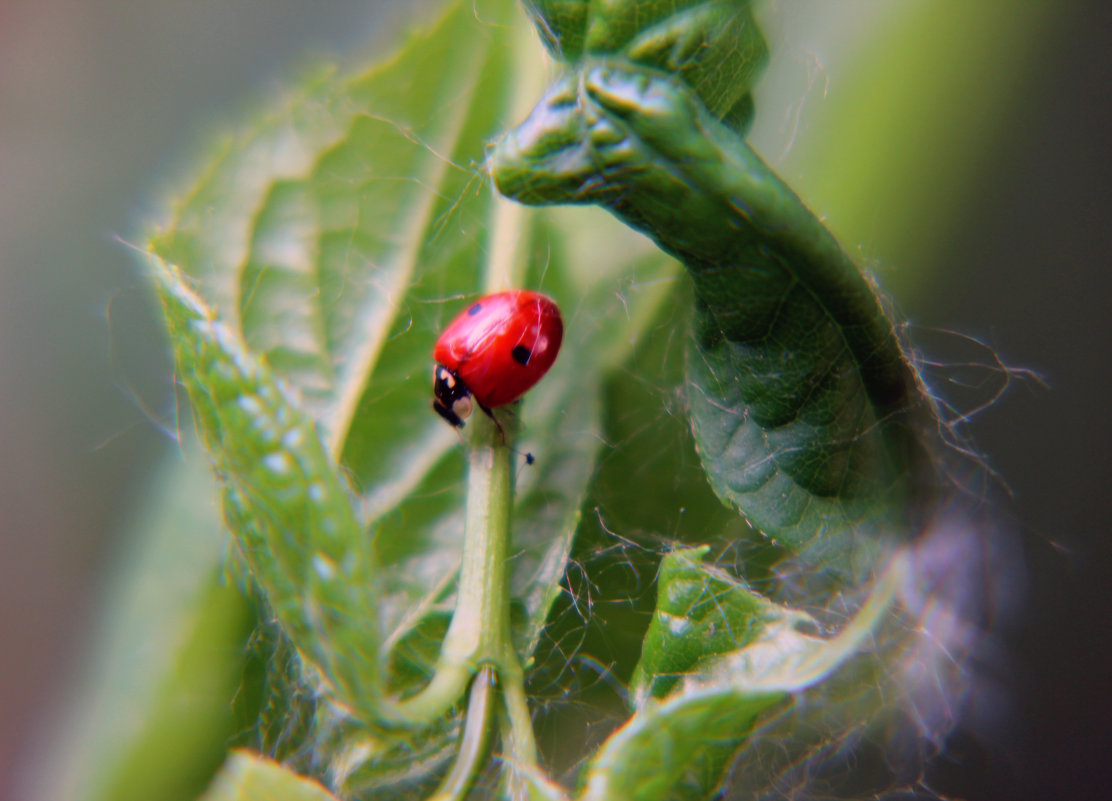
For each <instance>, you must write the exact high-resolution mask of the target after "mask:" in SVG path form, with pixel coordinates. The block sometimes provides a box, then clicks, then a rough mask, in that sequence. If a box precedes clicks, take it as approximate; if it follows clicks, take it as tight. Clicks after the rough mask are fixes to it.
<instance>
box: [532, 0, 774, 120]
mask: <svg viewBox="0 0 1112 801" xmlns="http://www.w3.org/2000/svg"><path fill="white" fill-rule="evenodd" d="M751 5H752V4H751V2H750V0H680V2H675V1H674V0H670V1H668V2H665V1H664V0H649V2H644V1H643V0H604V1H603V2H597V0H595V1H592V0H525V8H526V10H527V11H528V12H529V14H530V16H531V17H532V18H533V21H534V23H535V24H536V27H537V31H538V32H539V34H540V36H541V40H542V41H543V42H544V43H545V46H546V47H547V48H548V49H549V51H551V52H552V53H553V55H555V56H556V57H557V58H560V59H562V60H565V61H571V62H578V61H579V60H580V59H581V58H583V57H584V56H595V57H598V56H621V57H623V58H624V59H627V60H628V61H629V62H630V63H633V64H637V65H638V66H642V67H648V68H651V69H654V70H660V71H661V72H664V73H666V74H669V75H675V76H677V77H679V78H680V79H681V80H683V81H684V82H685V83H686V84H687V85H688V86H690V87H691V88H692V90H694V92H695V93H696V94H697V95H698V96H699V97H700V99H702V101H703V103H704V104H706V106H707V108H708V109H709V110H710V112H711V113H712V114H713V115H714V116H715V117H717V118H718V119H721V120H723V121H724V122H726V123H727V124H728V125H730V126H731V127H733V128H735V129H738V130H742V129H744V128H746V127H747V126H748V124H749V122H750V120H751V118H752V115H753V99H752V95H751V94H750V88H751V86H752V83H753V79H754V78H755V77H756V75H757V73H758V72H760V70H761V68H762V67H764V65H765V62H766V61H767V58H768V48H767V46H766V44H765V40H764V36H763V35H762V34H761V30H760V28H759V27H758V26H757V22H756V20H755V19H754V17H753V12H752V8H751Z"/></svg>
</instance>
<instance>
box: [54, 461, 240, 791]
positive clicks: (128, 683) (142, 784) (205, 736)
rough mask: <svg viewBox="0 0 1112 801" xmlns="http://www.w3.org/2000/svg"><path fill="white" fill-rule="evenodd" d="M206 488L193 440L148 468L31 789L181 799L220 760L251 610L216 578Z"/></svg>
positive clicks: (211, 487)
mask: <svg viewBox="0 0 1112 801" xmlns="http://www.w3.org/2000/svg"><path fill="white" fill-rule="evenodd" d="M215 489H216V488H215V484H214V482H213V480H212V476H211V472H210V471H209V470H208V468H207V465H206V464H205V460H204V459H203V457H202V455H201V454H200V453H199V452H198V450H197V449H196V448H195V447H187V448H185V449H184V458H182V457H181V455H177V456H176V458H174V459H172V460H167V461H166V462H165V463H164V464H163V465H162V467H161V469H160V470H158V471H157V472H156V473H155V474H154V475H153V476H152V477H151V479H150V486H149V490H148V492H147V493H146V495H145V501H144V503H143V505H142V507H141V509H140V510H139V511H138V514H137V515H136V516H135V518H134V519H133V520H132V521H131V522H130V524H129V525H128V532H127V535H126V536H125V537H124V539H123V543H124V545H125V547H126V550H125V551H124V558H123V559H122V560H121V561H120V563H119V564H118V565H117V566H116V570H115V571H114V572H113V574H112V578H111V580H110V581H109V582H108V584H107V586H106V601H105V606H104V610H103V619H102V622H101V623H100V624H99V625H98V626H97V628H96V629H95V631H96V638H95V643H96V650H95V652H94V653H93V655H92V658H91V659H90V663H89V673H88V675H87V677H86V678H85V680H84V682H83V683H82V685H80V687H79V692H80V699H81V703H80V706H79V707H78V708H77V710H76V712H75V713H74V714H73V715H72V716H71V718H70V719H68V720H67V721H66V723H65V727H64V731H63V733H62V745H61V746H60V748H59V753H58V754H56V755H54V756H53V758H52V759H51V770H50V772H49V773H48V774H47V775H45V776H43V777H41V779H40V781H41V782H42V786H41V788H40V791H39V797H41V798H44V799H47V798H83V799H89V801H93V800H94V799H103V800H104V801H140V800H141V799H150V798H152V797H158V798H162V799H166V801H192V799H193V798H194V797H195V796H196V795H197V793H199V792H200V791H201V790H202V789H203V788H204V786H205V785H206V784H207V783H208V781H209V779H210V778H211V776H212V773H213V772H214V771H215V770H216V768H217V767H218V766H219V765H220V763H221V761H223V755H224V750H225V742H226V741H227V740H228V738H229V737H231V736H232V735H233V734H234V733H235V730H234V725H235V724H234V721H233V716H232V710H231V708H230V706H229V703H228V701H229V699H230V698H231V696H232V694H233V693H234V692H235V688H236V685H237V683H238V681H239V677H240V673H241V671H242V669H243V659H244V654H243V641H244V638H245V637H246V636H247V635H248V634H249V633H250V630H251V627H252V626H253V625H254V614H253V612H252V609H251V606H250V604H249V602H248V601H247V600H246V599H245V598H244V597H243V596H242V595H241V594H240V593H239V591H238V590H237V589H235V588H230V587H227V586H225V585H224V583H223V582H222V581H221V580H220V574H221V569H220V562H221V559H222V556H223V550H224V547H223V543H222V538H221V532H220V521H219V517H218V509H217V504H216V501H215Z"/></svg>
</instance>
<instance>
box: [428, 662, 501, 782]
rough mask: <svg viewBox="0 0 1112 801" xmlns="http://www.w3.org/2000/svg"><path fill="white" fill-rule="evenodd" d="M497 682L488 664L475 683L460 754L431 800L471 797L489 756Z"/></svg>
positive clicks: (472, 684)
mask: <svg viewBox="0 0 1112 801" xmlns="http://www.w3.org/2000/svg"><path fill="white" fill-rule="evenodd" d="M496 684H497V679H496V676H495V673H494V668H493V667H491V666H490V665H486V666H484V667H483V668H482V669H481V670H480V671H479V673H478V675H476V676H475V680H474V681H472V682H471V695H470V697H469V698H468V700H467V720H466V722H465V723H464V726H463V736H462V737H461V738H460V742H459V754H457V755H456V761H455V763H454V764H453V765H452V769H451V770H450V771H448V775H447V776H445V777H444V781H442V782H441V783H440V786H439V787H438V788H437V789H436V792H435V793H433V794H432V795H431V796H429V798H428V799H427V801H460V799H463V798H465V797H466V796H467V793H468V791H469V790H470V789H471V785H472V784H474V782H475V776H476V775H478V772H479V768H480V767H482V764H483V762H484V761H485V760H486V757H487V746H488V745H489V743H490V730H491V711H492V710H493V708H494V688H495V685H496Z"/></svg>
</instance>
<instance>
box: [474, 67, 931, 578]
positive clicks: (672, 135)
mask: <svg viewBox="0 0 1112 801" xmlns="http://www.w3.org/2000/svg"><path fill="white" fill-rule="evenodd" d="M492 161H493V172H494V177H495V181H496V183H497V185H498V187H499V189H500V190H501V191H503V192H504V193H506V194H507V195H509V196H510V197H514V198H515V199H518V200H521V201H523V202H526V203H534V204H537V203H559V202H564V203H600V204H602V205H604V206H605V207H607V208H608V209H609V210H611V211H612V212H614V213H615V214H616V215H617V216H618V217H620V218H621V219H623V220H624V221H626V222H627V223H629V224H630V225H632V226H635V227H637V228H639V229H641V230H643V231H645V232H646V233H648V234H650V235H651V236H652V237H653V239H654V240H655V241H656V242H657V244H658V245H660V246H661V248H663V249H664V250H665V251H667V252H668V253H670V254H672V255H674V256H676V257H677V258H679V259H681V261H683V263H684V265H685V267H687V270H688V273H689V274H690V275H691V277H692V279H693V282H694V287H695V295H696V322H695V331H694V336H693V339H692V346H691V349H690V355H689V365H688V399H689V403H690V410H691V416H692V421H693V424H694V430H695V438H696V443H697V446H698V448H699V453H700V456H701V458H702V460H703V463H704V465H705V467H706V469H707V472H708V475H709V477H710V480H711V483H712V485H713V486H714V488H715V491H716V492H717V493H718V495H719V496H720V497H721V498H722V499H723V500H724V501H727V502H729V503H731V504H736V505H737V506H738V508H740V510H741V511H742V512H743V514H744V515H745V516H746V517H747V518H748V520H749V521H750V522H751V523H752V524H754V525H755V526H756V527H757V528H759V529H760V530H762V531H764V532H765V533H767V534H768V535H770V536H771V537H773V538H775V539H777V540H779V541H781V542H783V543H784V544H786V545H787V546H788V547H790V548H792V549H795V550H797V551H804V550H806V551H807V555H808V558H809V560H810V561H812V563H817V562H819V561H820V560H821V561H822V562H823V563H824V564H826V565H828V566H831V567H833V568H835V569H837V570H840V571H842V572H847V573H849V574H850V575H853V576H858V575H860V574H861V571H862V570H867V569H868V568H869V567H871V566H872V564H873V562H874V560H875V556H876V550H877V545H878V544H880V545H883V543H884V542H885V541H886V540H889V539H891V538H893V537H896V538H898V537H900V536H903V535H904V534H905V533H906V531H907V528H908V524H909V523H910V519H909V518H914V516H915V515H916V514H917V512H918V511H919V510H918V503H917V498H916V493H918V492H920V491H922V489H923V487H924V486H929V484H930V480H929V477H928V474H929V471H930V470H931V462H930V458H929V454H928V451H927V448H926V446H925V444H924V443H925V441H926V432H928V431H929V430H930V427H931V425H932V422H933V412H932V410H931V408H930V404H929V401H928V399H927V398H926V396H925V395H924V393H923V392H922V390H921V388H920V385H919V383H918V379H917V377H916V375H915V373H914V370H913V369H912V368H911V366H910V364H909V363H908V360H907V359H906V357H905V356H904V353H903V351H902V349H901V347H900V343H899V341H898V339H897V337H896V334H895V331H894V328H893V326H892V324H891V322H890V321H889V320H888V318H887V317H886V315H885V313H884V310H883V308H882V306H881V304H880V302H879V300H878V298H877V297H876V295H875V294H874V293H873V291H872V288H871V286H870V285H869V283H868V282H867V281H866V280H865V278H864V277H863V276H862V274H861V273H860V271H859V270H858V269H857V267H856V265H854V264H853V262H852V260H851V259H850V258H849V257H848V256H847V255H846V254H845V253H844V252H843V251H842V250H841V249H840V248H839V247H838V244H837V243H836V242H835V241H834V240H833V238H832V237H831V236H830V235H829V233H828V232H827V231H826V230H825V229H824V228H823V227H822V225H821V224H820V223H819V222H818V221H817V220H816V219H815V218H814V216H813V215H811V214H810V212H809V211H808V210H807V209H806V208H805V207H804V206H803V204H802V203H801V202H800V201H799V199H798V198H796V196H795V195H794V194H792V192H791V191H790V190H789V189H788V188H787V187H786V186H784V184H783V183H781V182H780V181H779V180H778V179H777V178H776V176H775V175H774V174H773V173H772V172H771V171H770V170H769V169H768V168H767V167H766V166H765V165H764V163H763V162H762V161H761V160H760V159H759V158H758V157H757V155H756V154H755V153H753V151H752V150H751V149H750V148H749V147H748V146H747V145H746V144H745V142H744V141H742V140H741V138H740V137H739V136H738V134H737V133H736V132H734V131H733V130H731V129H729V128H728V127H726V126H724V125H722V124H720V123H718V122H717V121H716V120H714V119H713V118H712V117H711V115H709V114H708V112H707V111H706V109H705V108H704V107H703V106H702V104H701V103H699V102H698V100H697V99H696V98H694V97H693V96H692V95H691V93H690V92H689V91H687V90H686V89H685V87H684V86H683V85H682V84H681V83H680V82H678V81H676V80H674V79H671V78H668V77H664V76H661V75H659V74H655V73H650V72H647V71H644V70H639V69H636V68H631V67H625V66H616V65H605V66H592V65H587V66H585V67H584V73H583V76H582V79H580V78H579V77H576V76H570V77H567V78H564V79H561V80H559V81H557V83H556V85H555V86H554V87H553V88H552V89H551V90H550V91H549V93H548V95H547V96H546V97H545V99H544V100H543V101H542V102H541V103H540V104H539V105H538V106H537V108H536V109H535V110H534V112H533V114H532V115H531V117H530V118H529V119H528V120H527V121H526V122H525V123H523V124H522V125H521V126H520V127H519V128H518V129H517V130H516V131H515V132H513V133H512V134H510V135H509V136H507V137H506V138H505V139H504V140H502V141H501V142H500V143H499V146H498V148H497V149H496V151H495V153H494V155H493V159H492Z"/></svg>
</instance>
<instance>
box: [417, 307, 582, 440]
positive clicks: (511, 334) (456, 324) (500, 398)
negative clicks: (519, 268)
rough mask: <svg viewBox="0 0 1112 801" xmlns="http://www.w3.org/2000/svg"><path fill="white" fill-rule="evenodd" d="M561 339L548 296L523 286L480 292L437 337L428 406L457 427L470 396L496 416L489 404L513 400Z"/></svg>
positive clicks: (557, 349)
mask: <svg viewBox="0 0 1112 801" xmlns="http://www.w3.org/2000/svg"><path fill="white" fill-rule="evenodd" d="M563 339H564V321H563V319H562V318H561V317H560V309H559V308H558V307H557V306H556V303H555V302H554V301H553V300H552V299H551V298H547V297H545V296H544V295H540V294H537V293H536V292H528V291H526V290H522V289H514V290H510V291H508V292H497V293H495V294H493V295H487V296H486V297H484V298H480V299H479V300H477V301H475V302H474V303H472V304H471V305H470V306H468V307H467V309H465V310H464V311H463V313H462V314H460V315H459V317H457V318H456V319H455V320H453V321H452V322H451V324H450V325H449V326H448V327H447V328H445V329H444V333H442V334H441V335H440V339H438V340H437V341H436V347H435V348H434V349H433V358H434V359H436V367H435V368H434V369H433V396H434V399H433V402H432V408H433V409H435V410H436V413H437V414H439V415H440V416H441V417H443V418H444V419H445V420H447V421H448V422H449V423H451V424H452V425H453V426H456V427H457V428H458V427H461V426H462V425H463V421H464V420H466V419H467V418H468V417H469V416H470V415H471V412H472V399H474V401H475V403H477V404H478V405H479V408H480V409H482V410H483V411H484V412H486V414H487V416H488V417H490V418H491V419H494V415H493V414H491V411H490V410H491V409H494V408H497V407H498V406H505V405H506V404H507V403H513V402H514V401H515V400H517V399H518V398H520V397H521V396H522V395H524V394H525V393H526V392H527V391H528V390H529V389H530V388H531V387H532V386H533V385H534V384H536V383H537V382H538V381H540V380H541V377H542V376H543V375H544V374H545V373H547V372H548V369H549V368H550V367H552V363H553V362H554V361H556V354H557V353H559V352H560V343H561V342H562V341H563ZM495 422H497V421H495Z"/></svg>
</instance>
